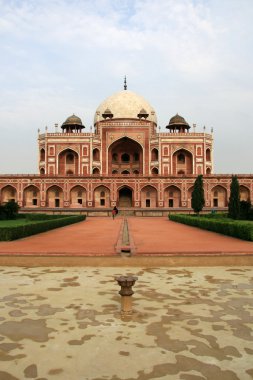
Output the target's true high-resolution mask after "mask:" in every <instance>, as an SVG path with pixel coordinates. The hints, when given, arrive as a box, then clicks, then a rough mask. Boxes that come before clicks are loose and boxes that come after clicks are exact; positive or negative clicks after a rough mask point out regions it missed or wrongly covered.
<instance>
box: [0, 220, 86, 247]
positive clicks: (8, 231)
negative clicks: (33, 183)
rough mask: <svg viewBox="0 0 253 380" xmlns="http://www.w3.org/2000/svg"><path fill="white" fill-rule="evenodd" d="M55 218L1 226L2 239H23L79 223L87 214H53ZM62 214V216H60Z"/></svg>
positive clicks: (0, 235)
mask: <svg viewBox="0 0 253 380" xmlns="http://www.w3.org/2000/svg"><path fill="white" fill-rule="evenodd" d="M51 216H54V218H51V219H48V220H41V221H36V222H35V221H30V222H26V223H25V224H23V225H21V226H15V227H2V228H1V227H0V241H9V240H15V239H21V238H23V237H26V236H30V235H35V234H38V233H40V232H45V231H49V230H52V229H54V228H58V227H63V226H67V225H69V224H73V223H78V222H81V221H82V220H85V219H86V216H85V215H71V216H65V215H56V217H55V215H51ZM59 216H60V217H59Z"/></svg>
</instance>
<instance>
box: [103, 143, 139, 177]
mask: <svg viewBox="0 0 253 380" xmlns="http://www.w3.org/2000/svg"><path fill="white" fill-rule="evenodd" d="M114 170H117V171H118V172H119V173H122V172H123V171H124V170H127V171H128V172H129V174H132V173H133V171H134V170H138V171H139V173H140V174H142V173H143V148H142V145H141V144H140V143H139V142H137V141H136V140H134V139H131V138H130V137H126V136H125V137H121V138H119V139H117V140H115V141H114V142H113V143H112V144H111V145H110V146H109V148H108V173H109V174H110V173H112V172H113V171H114Z"/></svg>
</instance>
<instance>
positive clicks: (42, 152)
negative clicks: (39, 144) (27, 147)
mask: <svg viewBox="0 0 253 380" xmlns="http://www.w3.org/2000/svg"><path fill="white" fill-rule="evenodd" d="M40 161H45V149H44V148H42V149H41V150H40Z"/></svg>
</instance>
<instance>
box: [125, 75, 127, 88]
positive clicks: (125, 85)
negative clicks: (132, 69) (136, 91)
mask: <svg viewBox="0 0 253 380" xmlns="http://www.w3.org/2000/svg"><path fill="white" fill-rule="evenodd" d="M124 90H127V81H126V76H125V79H124Z"/></svg>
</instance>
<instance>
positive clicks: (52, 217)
mask: <svg viewBox="0 0 253 380" xmlns="http://www.w3.org/2000/svg"><path fill="white" fill-rule="evenodd" d="M19 215H21V216H22V214H19ZM23 215H25V218H26V220H34V221H38V220H55V219H62V218H66V217H67V216H68V215H60V214H59V215H52V214H23ZM71 216H72V215H71Z"/></svg>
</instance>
